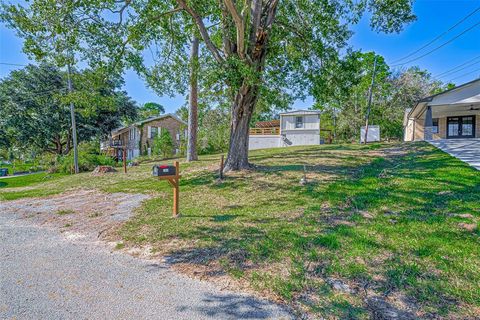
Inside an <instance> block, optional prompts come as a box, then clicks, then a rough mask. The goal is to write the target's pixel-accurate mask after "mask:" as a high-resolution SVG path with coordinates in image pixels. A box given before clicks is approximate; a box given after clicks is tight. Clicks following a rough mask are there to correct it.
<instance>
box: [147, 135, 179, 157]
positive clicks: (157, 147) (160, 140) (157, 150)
mask: <svg viewBox="0 0 480 320" xmlns="http://www.w3.org/2000/svg"><path fill="white" fill-rule="evenodd" d="M173 148H174V144H173V139H172V136H171V135H170V132H168V130H162V132H161V133H160V136H157V137H155V138H154V139H153V145H152V153H153V154H155V155H161V156H162V157H163V158H168V157H171V156H172V154H173Z"/></svg>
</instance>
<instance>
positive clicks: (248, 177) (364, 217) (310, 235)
mask: <svg viewBox="0 0 480 320" xmlns="http://www.w3.org/2000/svg"><path fill="white" fill-rule="evenodd" d="M251 161H252V162H253V163H255V164H256V165H257V168H256V170H254V171H249V172H241V173H235V174H230V175H229V176H228V178H227V179H226V180H225V181H224V182H222V183H218V182H217V181H216V177H217V175H216V172H215V169H216V168H218V156H207V157H202V158H201V160H200V161H199V162H196V163H193V164H183V163H182V171H183V178H182V181H181V213H182V218H180V219H172V218H171V191H170V188H169V187H168V184H167V183H166V182H164V181H163V182H159V181H157V180H155V179H153V178H151V176H150V168H151V165H150V164H144V165H141V166H140V167H137V168H132V169H131V170H130V172H129V174H128V175H126V176H125V175H123V174H121V173H118V174H114V175H106V176H102V177H93V176H91V175H89V174H82V175H78V176H68V177H64V178H61V179H57V180H53V181H49V182H46V183H43V184H41V185H38V187H36V188H29V189H27V190H17V191H16V190H15V189H14V188H13V189H11V188H10V189H0V197H1V198H3V199H4V200H7V199H15V198H19V197H29V196H46V195H49V194H53V193H60V192H63V191H65V190H67V189H69V188H98V189H101V190H103V191H107V192H116V191H122V192H143V193H153V194H155V195H157V196H156V197H154V198H153V199H151V200H149V201H147V202H145V203H144V205H143V207H142V208H141V209H140V210H139V211H138V212H137V214H136V215H135V217H134V218H133V219H132V220H130V221H129V222H128V223H127V224H125V226H124V227H123V229H122V230H121V231H120V232H121V235H122V237H123V238H124V242H125V243H126V244H127V245H149V246H152V248H153V250H156V251H159V252H165V253H169V254H171V255H172V256H173V257H174V259H172V261H173V262H172V263H178V264H192V263H194V264H196V265H198V266H202V268H203V269H202V270H208V272H209V274H210V275H215V274H223V273H226V274H228V275H230V276H231V277H233V278H235V279H238V281H240V282H244V283H247V284H248V285H249V286H250V287H253V288H255V289H256V290H258V291H262V292H264V293H267V294H270V295H274V296H276V297H280V298H281V299H283V300H284V301H286V302H287V303H289V304H291V305H292V306H294V308H295V309H296V310H298V311H299V312H309V313H316V314H318V315H321V316H323V317H326V318H368V317H369V316H370V313H369V312H371V311H372V310H371V309H372V307H371V305H370V304H369V303H365V301H367V302H368V301H369V299H370V298H372V297H377V296H378V297H381V299H383V300H385V301H386V303H389V304H391V305H392V306H391V307H392V308H397V309H399V310H410V311H414V312H415V313H416V316H420V317H443V318H456V317H459V318H467V317H471V318H473V317H474V316H475V315H478V313H479V312H480V286H479V283H480V267H479V266H480V256H479V251H478V248H479V244H480V240H479V237H480V232H479V229H478V227H475V225H478V221H479V218H480V193H479V191H480V173H479V172H478V171H476V170H474V169H472V168H470V167H469V166H467V165H466V164H464V163H462V162H460V161H458V160H456V159H454V158H452V157H450V156H449V155H447V154H445V153H443V152H441V151H438V150H436V149H434V148H433V147H432V146H430V145H427V144H424V143H418V144H408V145H380V144H374V145H369V146H366V147H365V146H358V145H329V146H315V147H295V148H288V149H271V150H263V151H255V152H252V155H251ZM304 166H306V168H307V171H308V174H307V176H308V180H309V183H308V184H307V185H306V186H301V185H300V184H299V180H300V178H301V177H302V175H303V168H304ZM199 270H200V268H199ZM334 283H336V284H338V283H340V284H341V285H340V287H343V288H344V289H343V290H336V289H333V288H332V284H334ZM333 287H337V288H338V285H337V286H335V285H333Z"/></svg>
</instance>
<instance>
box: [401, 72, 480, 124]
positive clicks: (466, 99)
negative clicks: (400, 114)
mask: <svg viewBox="0 0 480 320" xmlns="http://www.w3.org/2000/svg"><path fill="white" fill-rule="evenodd" d="M477 105H480V79H477V80H474V81H470V82H468V83H465V84H463V85H461V86H458V87H455V88H453V89H450V90H446V91H443V92H441V93H438V94H435V95H433V96H430V97H426V98H423V99H422V100H420V101H419V102H418V103H417V104H416V105H415V107H413V108H412V110H410V112H409V113H408V116H407V119H410V118H418V117H419V116H421V115H422V114H423V113H424V112H425V110H426V108H427V107H428V106H431V107H432V111H434V112H435V109H436V111H437V112H440V111H443V112H445V113H447V112H448V111H449V110H451V111H452V112H453V111H454V110H453V109H452V108H455V107H457V108H461V109H464V110H465V108H466V107H467V108H468V107H471V106H477Z"/></svg>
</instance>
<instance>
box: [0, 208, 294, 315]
mask: <svg viewBox="0 0 480 320" xmlns="http://www.w3.org/2000/svg"><path fill="white" fill-rule="evenodd" d="M290 318H291V316H290V315H289V314H288V313H287V312H286V311H285V310H284V309H282V308H281V307H280V306H278V305H275V304H273V303H270V302H267V301H264V300H260V299H256V298H253V297H251V296H248V295H243V294H238V293H234V292H230V291H225V290H221V289H220V288H218V287H216V286H215V285H214V284H211V283H208V282H202V281H199V280H194V279H190V278H187V277H185V276H182V275H180V274H178V273H176V272H174V271H172V270H171V269H169V268H168V267H167V266H165V265H162V264H156V263H152V261H146V260H142V259H138V258H134V257H132V256H129V255H126V254H122V253H119V252H110V250H109V249H108V248H107V247H106V246H101V245H98V244H97V245H94V244H91V243H90V244H89V243H88V242H81V241H74V240H67V239H66V238H65V237H64V235H62V234H61V233H60V232H59V231H58V230H57V229H54V228H48V227H45V226H40V225H38V224H37V223H34V222H33V221H31V220H28V219H25V218H21V217H20V216H19V215H17V214H13V213H10V212H8V210H7V211H5V210H0V319H290Z"/></svg>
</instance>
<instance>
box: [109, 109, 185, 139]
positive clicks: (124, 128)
mask: <svg viewBox="0 0 480 320" xmlns="http://www.w3.org/2000/svg"><path fill="white" fill-rule="evenodd" d="M168 117H170V118H173V119H175V120H177V121H179V122H180V123H182V124H184V125H187V123H186V122H185V121H183V120H182V119H180V118H179V117H178V116H177V115H176V114H174V113H167V114H162V115H159V116H155V117H150V118H147V119H145V120H141V121H137V122H135V123H132V124H131V125H129V126H125V127H120V128H117V129H115V130H113V131H112V134H119V133H121V132H123V131H125V130H127V129H129V128H131V127H138V126H141V125H143V124H145V123H148V122H151V121H156V120H160V119H164V118H168Z"/></svg>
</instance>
